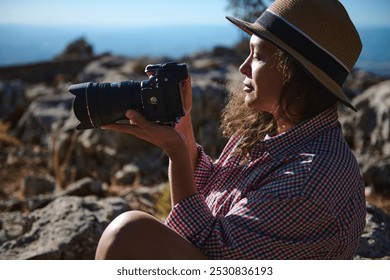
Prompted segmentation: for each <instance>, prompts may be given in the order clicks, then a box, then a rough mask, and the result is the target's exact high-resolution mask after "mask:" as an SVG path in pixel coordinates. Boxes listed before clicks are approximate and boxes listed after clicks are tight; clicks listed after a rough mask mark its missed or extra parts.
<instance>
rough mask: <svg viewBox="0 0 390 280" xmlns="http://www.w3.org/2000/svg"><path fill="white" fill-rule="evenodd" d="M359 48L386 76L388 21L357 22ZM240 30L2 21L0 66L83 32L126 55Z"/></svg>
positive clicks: (26, 59) (104, 48)
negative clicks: (385, 23)
mask: <svg viewBox="0 0 390 280" xmlns="http://www.w3.org/2000/svg"><path fill="white" fill-rule="evenodd" d="M358 29H359V33H360V36H361V39H362V41H363V51H362V54H361V56H360V58H359V60H358V63H357V65H356V66H357V67H358V68H361V69H363V70H367V71H370V72H374V73H376V74H380V75H387V76H390V48H389V46H390V27H361V28H358ZM242 34H243V33H242V32H241V31H240V30H238V29H237V28H236V27H235V26H233V25H232V24H229V23H228V22H226V25H217V26H210V25H194V26H161V27H154V28H152V27H133V28H78V27H63V28H61V27H53V26H51V27H50V26H21V25H0V38H1V40H0V67H1V66H9V65H18V64H28V63H34V62H40V61H46V60H51V59H52V58H53V57H54V56H56V55H58V54H60V53H61V52H62V51H63V50H64V49H65V47H66V46H67V44H69V43H70V42H72V41H74V40H76V39H78V38H80V37H84V38H85V39H86V40H87V41H88V42H89V43H90V44H91V45H92V46H93V49H94V52H95V54H102V53H105V52H109V53H111V54H115V55H123V56H129V57H139V56H151V57H158V56H167V57H169V58H172V59H179V58H181V57H183V56H185V55H188V54H191V53H194V52H198V51H209V50H212V49H213V48H214V47H215V46H217V45H218V46H226V47H230V46H233V45H234V44H235V43H236V42H238V41H239V39H240V38H242Z"/></svg>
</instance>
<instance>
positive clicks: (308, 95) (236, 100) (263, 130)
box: [221, 49, 337, 155]
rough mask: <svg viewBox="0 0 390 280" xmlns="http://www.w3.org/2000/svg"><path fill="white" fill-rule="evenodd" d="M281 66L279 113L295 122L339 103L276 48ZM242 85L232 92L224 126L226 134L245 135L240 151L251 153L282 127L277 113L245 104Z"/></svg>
mask: <svg viewBox="0 0 390 280" xmlns="http://www.w3.org/2000/svg"><path fill="white" fill-rule="evenodd" d="M275 55H276V58H277V69H278V71H281V72H282V75H283V87H282V93H281V96H280V99H279V111H278V113H279V116H280V117H282V118H283V119H284V120H287V121H288V122H290V123H292V124H297V123H299V122H301V121H304V120H306V119H309V118H312V117H314V116H316V115H317V114H319V113H321V112H323V111H324V110H326V109H328V108H330V107H332V106H337V98H336V97H334V95H333V94H331V93H330V92H329V91H328V90H327V89H326V88H325V87H324V86H323V85H322V84H320V83H319V82H318V81H317V80H316V79H315V78H314V77H312V76H311V74H310V73H308V72H307V71H306V70H305V69H304V68H303V67H302V66H301V65H300V64H298V62H296V61H295V60H294V59H293V58H292V57H291V56H290V55H288V54H287V53H285V52H283V51H282V50H280V49H276V51H275ZM244 100H245V92H243V90H242V85H241V86H240V88H239V86H237V87H236V89H235V90H233V91H232V92H231V93H230V96H229V101H228V103H227V105H226V106H225V108H224V109H223V111H222V120H221V129H222V133H223V135H224V136H225V137H227V138H230V137H231V136H233V135H235V134H237V133H238V134H239V136H240V137H241V140H240V142H239V143H238V146H237V152H239V153H241V154H243V155H248V154H249V153H250V151H251V150H252V149H253V147H254V146H255V145H256V144H257V143H258V142H259V141H262V140H263V139H264V137H265V136H266V135H267V134H268V135H270V136H272V135H276V134H277V133H278V132H279V131H278V126H277V122H276V120H275V118H274V116H273V115H272V114H271V113H268V112H259V111H256V110H254V109H251V108H249V107H247V106H246V105H245V101H244Z"/></svg>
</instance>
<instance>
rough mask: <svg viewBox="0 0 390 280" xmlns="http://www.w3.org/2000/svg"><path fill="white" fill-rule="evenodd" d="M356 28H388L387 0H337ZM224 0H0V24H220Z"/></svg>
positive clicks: (109, 26)
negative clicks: (344, 8)
mask: <svg viewBox="0 0 390 280" xmlns="http://www.w3.org/2000/svg"><path fill="white" fill-rule="evenodd" d="M340 2H341V3H343V5H344V6H345V7H346V9H347V11H348V12H349V14H350V17H351V19H352V21H353V22H354V23H355V24H356V25H357V26H390V16H389V14H390V0H340ZM226 7H227V0H187V1H186V0H147V1H145V0H142V1H141V0H61V1H59V0H0V24H28V25H45V26H84V27H85V26H94V27H108V28H112V27H128V26H155V25H160V26H161V25H177V24H180V25H184V24H188V25H197V24H208V25H223V24H227V21H226V19H225V15H229V14H231V12H230V11H228V10H226Z"/></svg>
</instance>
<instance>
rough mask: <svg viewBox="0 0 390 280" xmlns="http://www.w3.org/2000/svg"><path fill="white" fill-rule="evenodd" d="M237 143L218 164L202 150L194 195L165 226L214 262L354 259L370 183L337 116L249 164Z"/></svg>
mask: <svg viewBox="0 0 390 280" xmlns="http://www.w3.org/2000/svg"><path fill="white" fill-rule="evenodd" d="M238 141H239V138H238V137H232V139H230V141H229V143H228V144H227V145H226V147H225V149H224V151H223V152H222V154H221V156H220V158H219V159H218V160H217V161H216V162H215V163H213V162H212V161H211V159H210V158H209V157H208V156H207V155H206V154H205V153H204V152H203V149H202V148H201V147H200V146H199V153H200V154H199V155H200V158H199V163H198V166H197V168H196V171H195V180H196V184H197V188H198V193H197V194H196V195H193V196H190V197H188V198H186V199H184V200H183V201H181V202H179V203H178V204H176V205H175V206H174V208H173V210H172V211H171V213H170V215H169V217H168V218H167V220H166V224H167V225H168V226H169V227H171V228H172V229H174V230H175V231H176V232H178V233H179V234H181V235H182V236H184V237H185V238H187V239H188V240H190V241H191V242H192V243H193V244H194V245H195V246H196V247H198V248H199V249H200V250H202V251H203V252H204V253H205V254H206V255H208V256H209V257H210V258H212V259H351V258H352V257H353V255H354V252H355V249H356V248H357V246H358V242H359V237H360V235H361V234H362V232H363V229H364V225H365V214H366V207H365V197H364V184H363V181H362V178H361V175H360V172H359V167H358V164H357V162H356V159H355V157H354V155H353V154H352V152H351V150H350V149H349V147H348V146H347V144H346V142H345V140H344V137H343V134H342V129H341V125H340V123H339V122H338V117H337V110H336V109H329V110H327V111H325V112H323V113H321V114H320V115H318V116H316V117H314V118H313V119H310V120H307V121H305V122H302V123H300V124H299V125H297V126H295V127H294V128H292V129H291V130H289V131H288V132H286V133H284V134H281V135H278V136H275V137H272V138H269V139H267V140H264V141H262V142H260V143H259V144H258V145H257V146H256V147H255V149H254V150H253V151H252V152H251V154H250V160H249V161H246V162H244V163H243V161H242V157H241V156H236V155H233V154H232V152H233V151H234V149H235V147H236V145H237V142H238Z"/></svg>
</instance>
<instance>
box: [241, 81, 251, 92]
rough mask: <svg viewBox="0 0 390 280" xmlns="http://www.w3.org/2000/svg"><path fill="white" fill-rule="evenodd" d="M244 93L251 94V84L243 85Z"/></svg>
mask: <svg viewBox="0 0 390 280" xmlns="http://www.w3.org/2000/svg"><path fill="white" fill-rule="evenodd" d="M243 90H244V91H245V92H246V93H251V92H252V91H253V87H252V85H251V84H249V83H244V89H243Z"/></svg>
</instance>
